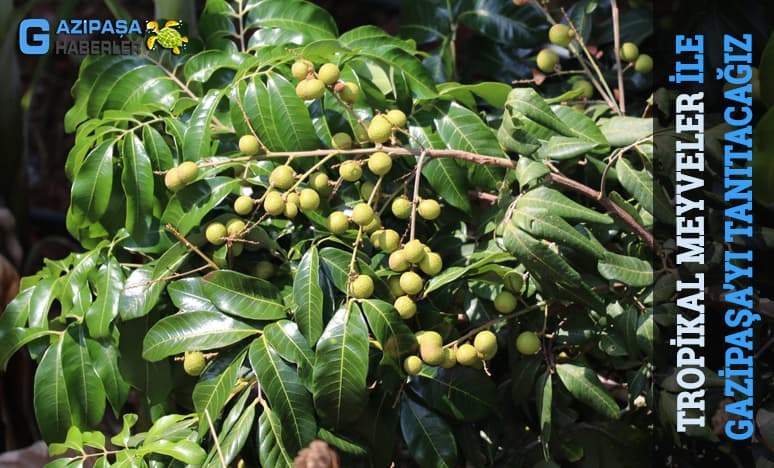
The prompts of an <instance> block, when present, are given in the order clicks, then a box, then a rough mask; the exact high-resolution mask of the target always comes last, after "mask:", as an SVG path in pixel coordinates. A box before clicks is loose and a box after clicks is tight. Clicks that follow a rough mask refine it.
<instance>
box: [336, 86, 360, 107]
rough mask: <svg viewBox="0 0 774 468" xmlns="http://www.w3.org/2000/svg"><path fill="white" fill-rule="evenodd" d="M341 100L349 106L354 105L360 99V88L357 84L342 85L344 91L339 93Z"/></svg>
mask: <svg viewBox="0 0 774 468" xmlns="http://www.w3.org/2000/svg"><path fill="white" fill-rule="evenodd" d="M341 99H342V100H344V102H346V103H349V104H354V103H356V102H357V100H358V99H360V88H359V87H358V86H357V83H353V82H351V81H348V82H346V83H344V89H343V90H342V91H341Z"/></svg>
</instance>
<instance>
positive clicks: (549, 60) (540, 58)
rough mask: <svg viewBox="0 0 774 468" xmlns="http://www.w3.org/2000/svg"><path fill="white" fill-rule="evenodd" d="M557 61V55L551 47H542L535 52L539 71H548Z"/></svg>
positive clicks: (550, 70) (551, 69)
mask: <svg viewBox="0 0 774 468" xmlns="http://www.w3.org/2000/svg"><path fill="white" fill-rule="evenodd" d="M557 63H559V56H558V55H556V52H554V51H553V50H551V49H543V50H541V51H540V52H538V54H537V67H538V68H539V69H540V71H542V72H545V73H550V72H552V71H554V67H556V64H557Z"/></svg>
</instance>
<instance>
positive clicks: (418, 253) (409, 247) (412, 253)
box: [403, 239, 426, 265]
mask: <svg viewBox="0 0 774 468" xmlns="http://www.w3.org/2000/svg"><path fill="white" fill-rule="evenodd" d="M403 254H404V255H405V256H406V260H408V261H409V263H413V264H415V265H416V264H417V263H419V262H421V261H422V259H423V258H425V254H426V252H425V244H423V243H422V242H421V241H419V240H417V239H414V240H412V241H408V242H406V245H404V246H403Z"/></svg>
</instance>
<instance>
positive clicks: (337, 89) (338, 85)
mask: <svg viewBox="0 0 774 468" xmlns="http://www.w3.org/2000/svg"><path fill="white" fill-rule="evenodd" d="M346 87H347V86H346V85H345V84H344V82H343V81H337V82H336V83H334V85H333V92H334V93H341V92H342V91H344V89H345V88H346Z"/></svg>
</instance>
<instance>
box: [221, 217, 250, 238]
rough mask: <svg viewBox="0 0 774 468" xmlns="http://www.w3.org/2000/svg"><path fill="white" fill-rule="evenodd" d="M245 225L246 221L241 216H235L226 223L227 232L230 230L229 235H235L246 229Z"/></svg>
mask: <svg viewBox="0 0 774 468" xmlns="http://www.w3.org/2000/svg"><path fill="white" fill-rule="evenodd" d="M245 226H246V225H245V222H244V221H242V220H241V219H239V218H234V219H232V220H231V221H229V222H228V223H226V232H228V235H229V237H235V236H236V235H237V234H239V233H240V232H242V231H243V230H244V228H245Z"/></svg>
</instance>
